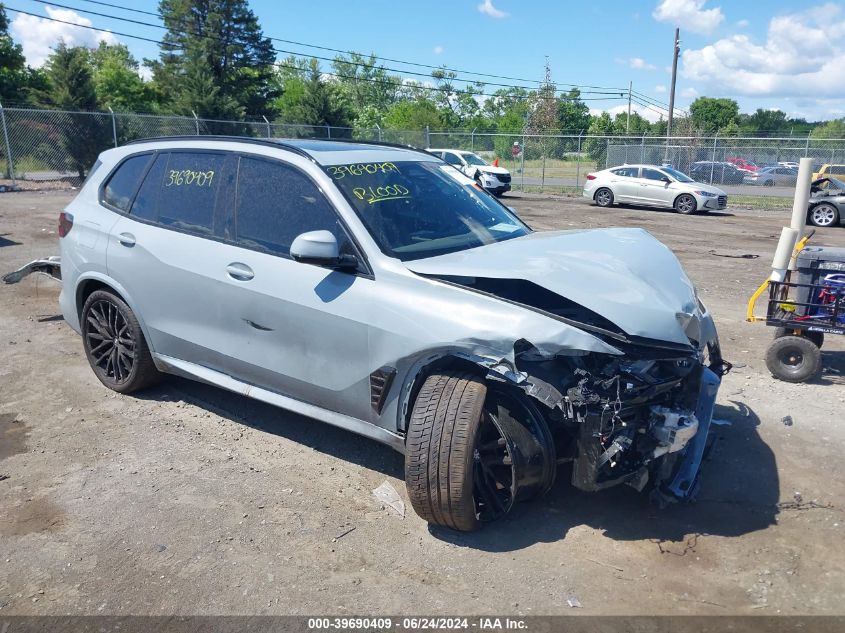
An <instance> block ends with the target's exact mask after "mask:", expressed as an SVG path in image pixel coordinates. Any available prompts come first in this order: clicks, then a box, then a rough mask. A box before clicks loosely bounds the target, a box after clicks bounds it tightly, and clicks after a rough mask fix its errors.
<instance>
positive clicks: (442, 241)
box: [325, 161, 530, 261]
mask: <svg viewBox="0 0 845 633" xmlns="http://www.w3.org/2000/svg"><path fill="white" fill-rule="evenodd" d="M325 170H326V173H327V174H328V175H329V177H330V178H331V179H332V180H333V181H334V183H335V184H336V185H337V187H338V188H339V189H340V190H341V191H342V192H343V193H344V195H345V196H346V198H347V200H349V202H350V203H351V204H352V207H353V208H354V209H355V211H356V213H357V214H358V216H359V217H360V218H361V221H362V222H363V223H364V225H365V226H366V227H367V230H368V231H369V232H370V234H371V235H372V236H373V239H375V241H376V242H377V243H378V245H379V247H380V248H381V250H382V251H384V253H386V254H387V255H390V256H392V257H397V258H399V259H401V260H402V261H408V260H412V259H420V258H423V257H434V256H435V255H443V254H445V253H452V252H455V251H461V250H465V249H469V248H475V247H477V246H483V245H485V244H491V243H493V242H501V241H504V240H509V239H512V238H515V237H520V236H522V235H526V234H527V233H529V232H530V229H529V228H528V227H527V226H526V225H525V224H523V223H522V222H521V221H520V220H519V218H517V217H516V216H515V215H514V214H512V213H511V212H510V211H508V209H507V208H506V207H505V206H503V205H502V204H500V203H499V202H498V201H496V199H495V198H493V197H492V196H491V195H490V194H488V193H486V192H485V191H483V190H481V189H479V188H478V186H477V185H476V184H475V183H474V182H473V181H472V180H470V179H469V178H467V177H466V176H464V175H463V174H461V173H460V172H458V171H457V170H456V169H454V168H453V167H449V166H447V165H444V164H443V163H440V162H434V161H402V162H396V163H358V164H351V165H330V166H328V167H326V168H325Z"/></svg>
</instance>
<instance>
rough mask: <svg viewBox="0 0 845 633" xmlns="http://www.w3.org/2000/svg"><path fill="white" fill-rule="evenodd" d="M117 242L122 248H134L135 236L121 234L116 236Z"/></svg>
mask: <svg viewBox="0 0 845 633" xmlns="http://www.w3.org/2000/svg"><path fill="white" fill-rule="evenodd" d="M117 241H118V242H120V243H121V244H122V245H123V246H127V247H132V246H135V236H134V235H132V233H121V234H120V235H118V236H117Z"/></svg>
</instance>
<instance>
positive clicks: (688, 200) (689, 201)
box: [675, 193, 698, 215]
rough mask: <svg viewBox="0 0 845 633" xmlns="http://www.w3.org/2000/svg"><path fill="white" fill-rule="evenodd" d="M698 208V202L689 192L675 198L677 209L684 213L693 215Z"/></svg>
mask: <svg viewBox="0 0 845 633" xmlns="http://www.w3.org/2000/svg"><path fill="white" fill-rule="evenodd" d="M697 210H698V203H697V202H696V201H695V198H694V197H692V196H691V195H690V194H688V193H682V194H681V195H680V196H678V197H677V198H675V211H677V212H678V213H680V214H682V215H692V214H693V213H695V212H696V211H697Z"/></svg>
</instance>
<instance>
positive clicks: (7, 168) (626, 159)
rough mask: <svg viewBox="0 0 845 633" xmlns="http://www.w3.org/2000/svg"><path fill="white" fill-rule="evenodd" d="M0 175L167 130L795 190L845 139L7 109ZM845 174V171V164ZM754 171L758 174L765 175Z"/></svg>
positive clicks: (516, 175)
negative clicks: (365, 144) (374, 144)
mask: <svg viewBox="0 0 845 633" xmlns="http://www.w3.org/2000/svg"><path fill="white" fill-rule="evenodd" d="M0 123H2V130H0V131H2V142H1V143H0V176H5V177H6V178H12V179H14V178H17V179H25V180H57V179H77V178H80V177H83V176H84V173H85V171H86V170H87V169H88V168H89V167H90V165H92V164H93V163H94V161H95V160H96V157H97V155H98V154H99V153H100V152H101V151H103V150H105V149H108V148H109V147H114V146H118V145H121V144H123V143H126V142H128V141H131V140H136V139H142V138H152V137H157V136H179V135H194V134H196V135H210V134H224V135H230V136H248V137H266V138H317V139H356V140H369V141H383V142H391V143H399V144H404V145H412V146H415V147H421V148H425V147H432V148H443V149H446V148H448V149H458V150H465V151H472V152H475V153H477V154H479V155H481V156H482V157H483V158H485V159H487V160H488V161H490V162H493V161H496V160H498V163H499V165H500V166H502V167H505V168H506V169H508V170H509V171H510V172H511V175H512V187H513V188H514V189H515V190H522V191H534V190H541V191H553V192H564V191H578V190H579V189H580V188H581V187H582V185H583V183H584V180H585V178H586V175H587V174H588V173H590V172H591V171H595V170H597V169H605V168H607V167H613V166H616V165H622V164H625V163H629V164H631V163H645V164H658V165H660V164H666V163H668V164H671V165H672V166H673V167H675V168H676V169H679V170H681V171H684V172H686V173H689V174H690V175H691V176H692V177H693V178H694V179H695V180H698V181H701V182H709V183H713V184H716V185H718V186H720V187H722V188H724V189H726V190H727V191H728V192H729V193H731V194H733V195H747V196H761V195H763V196H778V197H782V198H788V197H791V195H792V190H793V188H794V184H795V173H794V169H793V168H792V166H791V164H793V163H794V164H797V161H798V160H799V159H800V158H803V157H805V156H807V157H811V158H813V159H814V162H815V164H816V166H817V167H820V166H821V165H822V164H825V163H829V164H832V165H842V164H845V139H824V140H822V139H814V138H811V137H809V136H807V137H802V138H797V137H793V138H736V137H718V136H717V137H672V138H670V139H667V138H660V137H652V136H591V135H586V134H579V135H573V134H569V135H528V134H522V133H519V132H515V133H490V132H477V131H471V132H462V131H461V132H455V131H434V130H428V129H426V130H395V129H382V128H379V127H375V128H347V127H331V126H321V125H301V124H293V123H282V122H278V121H269V120H267V119H263V120H259V121H221V120H212V119H201V118H198V117H193V116H188V117H186V116H159V115H148V114H129V113H113V112H66V111H58V110H39V109H25V108H3V107H2V106H0ZM843 171H845V169H844V170H843ZM753 174H758V176H757V177H755V176H754V175H753Z"/></svg>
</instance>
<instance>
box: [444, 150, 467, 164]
mask: <svg viewBox="0 0 845 633" xmlns="http://www.w3.org/2000/svg"><path fill="white" fill-rule="evenodd" d="M443 160H445V161H446V162H447V163H449V164H450V165H455V166H457V167H462V166H463V163H462V162H461V159H460V158H458V157H457V156H456V155H455V154H453V153H452V152H443Z"/></svg>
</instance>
